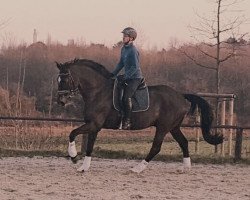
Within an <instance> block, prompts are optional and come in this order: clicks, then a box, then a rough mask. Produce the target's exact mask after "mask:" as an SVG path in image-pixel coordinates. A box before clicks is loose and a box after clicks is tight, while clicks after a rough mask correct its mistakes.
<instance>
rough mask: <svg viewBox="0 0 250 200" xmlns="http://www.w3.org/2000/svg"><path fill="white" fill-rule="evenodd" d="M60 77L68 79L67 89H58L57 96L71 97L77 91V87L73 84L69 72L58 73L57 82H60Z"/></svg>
mask: <svg viewBox="0 0 250 200" xmlns="http://www.w3.org/2000/svg"><path fill="white" fill-rule="evenodd" d="M62 79H68V85H67V86H68V89H63V90H58V91H57V94H58V96H67V97H72V96H74V95H76V94H77V93H78V92H79V89H78V87H77V86H76V85H75V82H74V79H73V77H72V75H71V74H70V72H67V73H60V74H59V75H58V77H57V82H58V84H60V82H61V80H62Z"/></svg>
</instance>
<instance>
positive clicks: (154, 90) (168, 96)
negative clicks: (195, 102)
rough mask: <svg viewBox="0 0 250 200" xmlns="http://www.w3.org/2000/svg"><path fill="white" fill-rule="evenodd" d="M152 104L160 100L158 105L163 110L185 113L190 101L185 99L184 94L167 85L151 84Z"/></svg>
mask: <svg viewBox="0 0 250 200" xmlns="http://www.w3.org/2000/svg"><path fill="white" fill-rule="evenodd" d="M149 94H150V100H151V103H152V104H151V106H153V107H154V106H155V105H154V102H158V104H160V105H158V106H160V109H161V110H162V111H163V112H167V113H169V112H171V113H172V114H175V113H177V114H178V113H185V112H187V110H188V107H189V105H190V104H189V103H188V102H187V101H186V100H185V98H184V96H183V94H181V93H180V92H178V91H176V90H175V89H173V88H171V87H169V86H167V85H155V86H149Z"/></svg>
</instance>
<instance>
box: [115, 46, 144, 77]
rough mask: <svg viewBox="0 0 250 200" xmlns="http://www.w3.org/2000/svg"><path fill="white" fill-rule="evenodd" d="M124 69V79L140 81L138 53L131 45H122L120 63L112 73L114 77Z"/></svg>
mask: <svg viewBox="0 0 250 200" xmlns="http://www.w3.org/2000/svg"><path fill="white" fill-rule="evenodd" d="M122 68H124V70H125V73H124V74H125V79H126V80H128V79H141V78H142V72H141V68H140V63H139V52H138V51H137V49H136V47H135V46H134V45H133V43H132V44H128V45H123V47H122V49H121V57H120V61H119V63H118V64H117V66H116V68H115V69H114V71H113V72H112V74H114V75H115V76H116V75H117V74H118V73H119V72H120V71H121V69H122Z"/></svg>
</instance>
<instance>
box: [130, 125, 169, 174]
mask: <svg viewBox="0 0 250 200" xmlns="http://www.w3.org/2000/svg"><path fill="white" fill-rule="evenodd" d="M166 133H167V131H163V130H161V129H160V128H156V133H155V137H154V141H153V144H152V147H151V149H150V151H149V153H148V155H147V157H146V158H145V160H143V161H142V162H141V163H139V164H138V165H137V166H135V167H133V168H132V169H131V170H132V171H133V172H136V173H140V172H142V171H143V170H144V169H145V168H146V167H147V164H148V163H149V161H151V160H152V159H153V158H154V157H155V156H156V155H157V154H158V153H159V152H160V150H161V146H162V143H163V140H164V137H165V135H166Z"/></svg>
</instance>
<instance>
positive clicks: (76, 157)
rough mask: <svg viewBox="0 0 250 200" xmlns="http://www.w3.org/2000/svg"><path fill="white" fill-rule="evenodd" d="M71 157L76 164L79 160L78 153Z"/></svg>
mask: <svg viewBox="0 0 250 200" xmlns="http://www.w3.org/2000/svg"><path fill="white" fill-rule="evenodd" d="M70 158H71V161H72V163H74V164H76V163H77V162H78V160H79V158H78V155H76V156H75V157H70Z"/></svg>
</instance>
